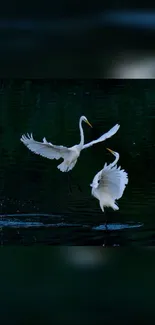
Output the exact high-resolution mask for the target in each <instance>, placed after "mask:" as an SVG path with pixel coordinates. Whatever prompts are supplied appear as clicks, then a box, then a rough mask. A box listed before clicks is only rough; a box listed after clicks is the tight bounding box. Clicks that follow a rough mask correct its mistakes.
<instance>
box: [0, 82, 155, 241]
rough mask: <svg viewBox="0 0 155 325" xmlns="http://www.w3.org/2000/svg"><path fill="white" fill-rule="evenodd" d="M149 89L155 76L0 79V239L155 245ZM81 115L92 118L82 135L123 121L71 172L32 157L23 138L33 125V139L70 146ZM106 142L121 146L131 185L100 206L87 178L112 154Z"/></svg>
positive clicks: (154, 135)
mask: <svg viewBox="0 0 155 325" xmlns="http://www.w3.org/2000/svg"><path fill="white" fill-rule="evenodd" d="M154 89H155V82H154V81H153V80H130V81H127V80H126V81H117V80H115V81H114V80H102V81H90V80H89V81H87V80H78V81H76V80H74V81H72V80H60V81H59V80H58V81H53V80H40V81H36V80H33V81H31V80H10V81H8V80H1V83H0V107H1V109H0V157H1V159H0V227H1V228H0V229H1V232H0V242H1V245H7V244H18V245H24V244H33V245H34V244H35V245H36V244H51V245H52V244H54V245H59V244H64V245H112V246H122V245H123V246H126V245H133V246H135V245H154V242H155V213H154V211H155V200H154V198H155V172H154V161H155V150H154V149H155V142H154V139H155V91H154ZM81 115H86V116H87V118H88V120H89V121H90V123H91V124H92V125H93V128H92V129H91V128H89V127H88V126H87V125H84V126H83V127H84V133H85V142H89V141H91V140H93V139H96V138H97V137H99V136H100V135H102V134H103V133H104V132H106V131H108V130H109V129H110V128H111V127H113V126H114V125H115V124H116V123H119V124H120V125H121V127H120V129H119V131H118V132H117V134H116V135H114V136H113V137H112V138H110V139H108V140H107V141H106V142H103V143H100V144H97V145H96V146H93V147H91V148H89V149H86V150H85V151H83V152H82V153H81V156H80V158H79V160H78V162H77V164H76V166H75V167H74V169H73V170H72V171H71V172H69V173H62V172H60V171H59V170H58V169H57V165H58V164H59V163H60V161H56V160H53V161H52V160H49V159H46V158H43V157H40V156H37V155H35V154H33V153H32V152H30V151H29V150H28V149H27V148H26V147H25V146H24V145H23V144H22V143H21V142H20V137H21V135H22V134H24V133H27V132H32V133H33V135H34V139H36V140H38V141H41V140H42V139H43V137H46V139H47V141H50V142H52V143H54V144H58V145H66V146H71V145H74V144H76V143H78V142H79V139H80V138H79V128H78V121H79V118H80V116H81ZM106 147H110V148H111V149H113V150H115V151H118V152H119V153H120V161H119V164H120V166H122V167H123V168H124V169H125V170H126V171H127V172H128V174H129V184H128V186H127V188H126V190H125V192H124V195H123V197H122V198H121V199H120V200H119V201H118V205H119V208H120V210H119V211H113V210H111V209H107V210H106V212H105V213H102V211H101V210H100V207H99V204H98V201H97V200H96V199H95V198H93V197H92V196H91V188H90V183H91V181H92V179H93V177H94V175H95V174H96V173H97V172H98V171H99V170H100V169H101V168H102V167H103V165H104V163H105V162H108V163H109V162H111V161H112V159H113V157H112V156H111V155H110V154H109V153H108V152H107V151H106V149H105V148H106ZM68 174H69V175H68ZM106 219H107V220H108V229H106V228H105V225H104V222H105V220H106Z"/></svg>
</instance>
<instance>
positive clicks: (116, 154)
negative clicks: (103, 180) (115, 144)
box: [106, 148, 119, 158]
mask: <svg viewBox="0 0 155 325" xmlns="http://www.w3.org/2000/svg"><path fill="white" fill-rule="evenodd" d="M106 149H107V150H108V151H109V152H111V153H112V154H113V155H114V156H115V157H116V158H117V157H119V153H118V152H116V151H113V150H111V149H109V148H106Z"/></svg>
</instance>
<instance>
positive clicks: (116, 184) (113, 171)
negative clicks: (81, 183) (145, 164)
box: [98, 164, 128, 200]
mask: <svg viewBox="0 0 155 325" xmlns="http://www.w3.org/2000/svg"><path fill="white" fill-rule="evenodd" d="M127 184H128V174H127V173H126V172H125V171H124V169H121V167H117V165H116V166H114V167H112V168H111V167H109V166H107V165H106V164H105V166H104V168H103V170H102V172H101V174H100V179H99V180H98V189H100V190H101V191H102V192H103V193H106V194H109V195H110V196H111V197H112V198H113V199H114V200H118V199H120V198H121V197H122V195H123V192H124V190H125V187H126V185H127Z"/></svg>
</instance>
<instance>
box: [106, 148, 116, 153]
mask: <svg viewBox="0 0 155 325" xmlns="http://www.w3.org/2000/svg"><path fill="white" fill-rule="evenodd" d="M106 149H107V150H108V151H110V152H111V153H112V154H114V151H113V150H111V149H109V148H106Z"/></svg>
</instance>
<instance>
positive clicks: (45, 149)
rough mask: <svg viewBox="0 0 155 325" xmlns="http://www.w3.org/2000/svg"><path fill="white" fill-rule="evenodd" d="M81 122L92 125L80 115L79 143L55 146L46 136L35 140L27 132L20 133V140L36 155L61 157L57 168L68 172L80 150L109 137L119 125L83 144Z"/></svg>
mask: <svg viewBox="0 0 155 325" xmlns="http://www.w3.org/2000/svg"><path fill="white" fill-rule="evenodd" d="M82 122H85V123H87V124H88V125H89V126H91V127H92V125H91V124H90V123H89V122H88V120H87V118H86V117H85V116H81V117H80V120H79V129H80V136H81V140H80V143H79V144H76V145H74V146H73V147H70V148H67V147H64V146H56V145H54V144H52V143H51V142H47V140H46V138H43V142H38V141H35V140H34V138H33V135H32V134H31V135H29V134H27V136H26V135H22V137H21V139H20V140H21V141H22V142H23V143H24V144H25V145H26V146H27V147H28V149H30V150H31V151H32V152H34V153H36V154H38V155H41V156H43V157H46V158H49V159H57V160H58V159H60V158H63V162H62V163H61V164H60V165H58V166H57V168H58V169H59V170H61V171H62V172H68V171H69V170H71V169H73V167H74V166H75V164H76V162H77V159H78V157H79V156H80V152H81V150H83V149H86V148H88V147H90V146H92V145H94V144H95V143H98V142H102V141H104V140H106V139H108V138H110V137H111V136H113V135H114V134H115V133H116V132H117V131H118V129H119V127H120V125H118V124H116V125H115V126H114V127H113V128H112V129H110V130H109V131H108V132H107V133H105V134H103V135H102V136H101V137H100V138H98V139H97V140H94V141H92V142H90V143H87V144H85V145H84V132H83V128H82Z"/></svg>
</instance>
